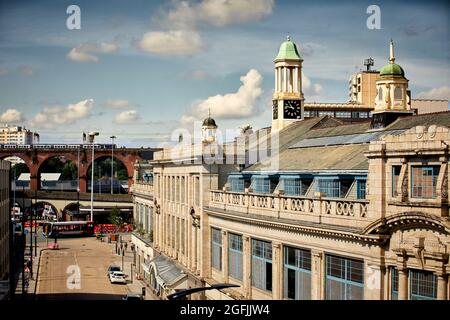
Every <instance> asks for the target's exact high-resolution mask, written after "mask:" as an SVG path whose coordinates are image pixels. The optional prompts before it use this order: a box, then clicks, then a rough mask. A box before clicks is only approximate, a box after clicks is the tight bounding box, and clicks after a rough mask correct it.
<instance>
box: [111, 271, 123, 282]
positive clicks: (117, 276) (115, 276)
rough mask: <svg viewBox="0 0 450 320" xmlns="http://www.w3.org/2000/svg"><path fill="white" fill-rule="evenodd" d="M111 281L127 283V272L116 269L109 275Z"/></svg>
mask: <svg viewBox="0 0 450 320" xmlns="http://www.w3.org/2000/svg"><path fill="white" fill-rule="evenodd" d="M109 282H111V283H127V279H126V276H125V274H124V273H123V272H122V271H114V272H113V273H111V275H110V276H109Z"/></svg>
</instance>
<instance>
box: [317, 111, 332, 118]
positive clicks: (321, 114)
mask: <svg viewBox="0 0 450 320" xmlns="http://www.w3.org/2000/svg"><path fill="white" fill-rule="evenodd" d="M322 116H329V117H334V111H319V117H322Z"/></svg>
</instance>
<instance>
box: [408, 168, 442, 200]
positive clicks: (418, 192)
mask: <svg viewBox="0 0 450 320" xmlns="http://www.w3.org/2000/svg"><path fill="white" fill-rule="evenodd" d="M438 175H439V166H414V167H412V196H413V197H417V198H434V197H436V182H437V178H438Z"/></svg>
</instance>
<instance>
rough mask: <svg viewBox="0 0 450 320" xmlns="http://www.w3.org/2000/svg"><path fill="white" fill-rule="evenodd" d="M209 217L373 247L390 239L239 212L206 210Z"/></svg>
mask: <svg viewBox="0 0 450 320" xmlns="http://www.w3.org/2000/svg"><path fill="white" fill-rule="evenodd" d="M204 210H205V212H206V213H207V214H208V215H212V216H217V217H220V218H223V219H226V220H231V221H238V222H241V223H246V224H250V225H255V226H259V227H262V228H268V229H279V230H283V231H288V232H296V233H308V234H314V235H320V236H326V237H333V238H341V239H346V240H353V241H360V242H364V243H368V244H373V245H382V244H384V243H385V241H387V240H388V239H389V236H387V235H383V234H364V233H362V232H358V231H356V230H355V231H354V232H352V231H343V230H338V229H333V228H332V226H331V225H326V226H325V225H323V224H318V223H317V224H315V225H314V226H308V225H306V224H304V225H303V224H301V221H295V223H289V222H287V221H282V220H279V221H271V220H268V219H264V217H262V216H261V217H258V218H256V217H255V215H252V216H248V215H243V214H239V213H237V212H229V211H227V212H225V211H223V210H220V209H215V208H214V209H213V208H209V207H206V208H204Z"/></svg>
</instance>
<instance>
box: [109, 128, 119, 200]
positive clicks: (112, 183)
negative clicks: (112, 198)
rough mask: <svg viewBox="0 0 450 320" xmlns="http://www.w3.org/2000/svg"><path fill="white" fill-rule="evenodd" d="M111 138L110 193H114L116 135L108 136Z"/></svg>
mask: <svg viewBox="0 0 450 320" xmlns="http://www.w3.org/2000/svg"><path fill="white" fill-rule="evenodd" d="M110 138H111V140H112V143H111V194H114V191H113V190H114V139H115V138H117V137H116V136H111V137H110Z"/></svg>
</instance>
